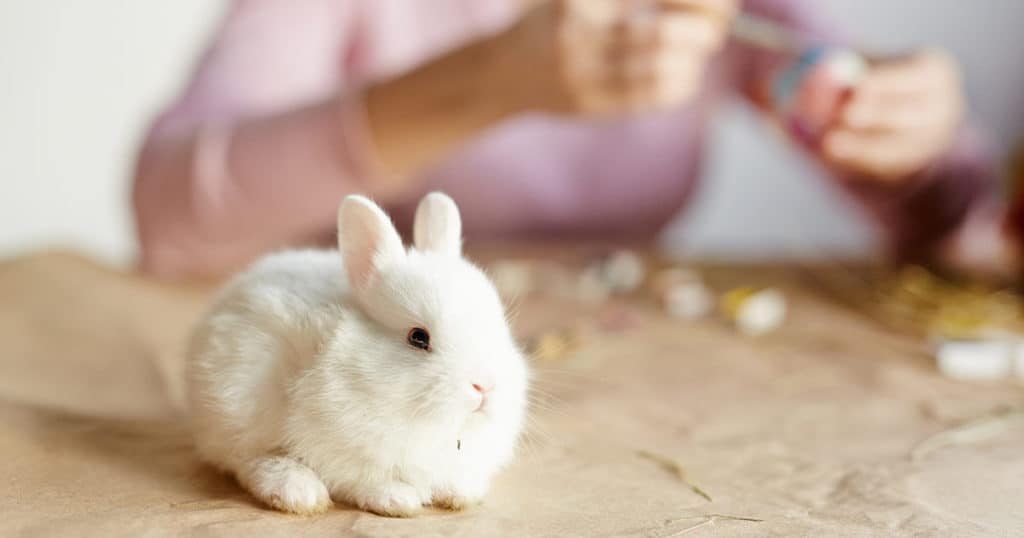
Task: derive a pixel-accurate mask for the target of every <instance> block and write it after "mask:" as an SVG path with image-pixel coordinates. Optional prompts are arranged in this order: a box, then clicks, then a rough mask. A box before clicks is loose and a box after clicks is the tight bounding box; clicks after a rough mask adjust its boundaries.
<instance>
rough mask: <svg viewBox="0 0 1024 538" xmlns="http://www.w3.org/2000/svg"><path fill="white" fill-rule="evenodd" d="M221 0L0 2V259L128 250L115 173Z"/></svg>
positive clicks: (115, 254) (116, 255)
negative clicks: (28, 253) (57, 251)
mask: <svg viewBox="0 0 1024 538" xmlns="http://www.w3.org/2000/svg"><path fill="white" fill-rule="evenodd" d="M221 6H222V3H221V2H217V1H212V0H171V1H138V0H86V1H76V0H0V81H2V82H0V256H7V255H10V254H11V253H14V252H19V251H23V250H26V249H37V248H42V247H44V246H50V245H59V246H66V245H71V246H74V247H76V248H80V249H84V250H86V251H88V252H91V253H94V254H96V255H98V256H100V257H102V258H104V259H107V260H111V261H123V260H126V259H128V258H129V257H130V256H131V255H132V254H133V252H134V237H133V232H132V225H131V220H130V214H129V211H128V194H127V192H128V191H127V189H126V185H127V177H128V176H129V173H130V168H131V166H132V158H133V153H134V151H135V148H136V144H137V143H138V139H139V136H140V133H141V131H142V129H144V128H145V126H146V125H147V123H148V121H149V119H150V117H151V115H152V113H153V111H154V110H155V109H156V107H157V106H158V105H160V104H161V103H162V102H163V101H164V100H166V99H168V98H170V95H172V94H173V93H174V92H175V91H176V90H177V88H178V87H179V85H180V84H181V83H182V80H183V77H184V74H185V73H186V72H187V70H188V69H189V68H190V66H191V64H192V62H193V59H194V56H195V54H197V53H198V51H199V50H200V49H201V47H202V45H203V40H204V36H205V35H206V33H207V31H208V28H209V27H210V25H211V23H213V22H215V21H216V16H217V13H218V11H219V10H220V9H221Z"/></svg>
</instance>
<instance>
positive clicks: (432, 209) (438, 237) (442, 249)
mask: <svg viewBox="0 0 1024 538" xmlns="http://www.w3.org/2000/svg"><path fill="white" fill-rule="evenodd" d="M413 239H414V241H415V245H416V250H419V251H421V252H436V253H438V254H445V255H448V256H456V257H457V256H459V255H460V253H461V252H462V219H460V218H459V208H458V207H457V206H456V205H455V201H454V200H452V199H451V198H450V197H449V196H448V195H447V194H444V193H441V192H432V193H430V194H428V195H426V196H424V197H423V199H422V200H420V205H419V207H417V208H416V220H415V222H414V223H413Z"/></svg>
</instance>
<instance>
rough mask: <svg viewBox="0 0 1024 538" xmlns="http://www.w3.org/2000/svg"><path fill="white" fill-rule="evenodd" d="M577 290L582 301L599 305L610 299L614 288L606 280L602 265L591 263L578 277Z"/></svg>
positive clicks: (577, 294)
mask: <svg viewBox="0 0 1024 538" xmlns="http://www.w3.org/2000/svg"><path fill="white" fill-rule="evenodd" d="M575 292H576V293H575V296H576V299H577V300H579V301H580V302H582V303H585V304H590V305H598V304H602V303H604V302H605V301H607V300H608V297H609V296H610V295H611V292H612V290H611V288H610V287H609V286H608V283H607V282H606V281H605V278H604V275H603V271H602V270H601V267H599V266H594V265H590V266H588V267H586V268H584V269H583V272H581V273H580V275H579V277H578V278H577V279H576V286H575Z"/></svg>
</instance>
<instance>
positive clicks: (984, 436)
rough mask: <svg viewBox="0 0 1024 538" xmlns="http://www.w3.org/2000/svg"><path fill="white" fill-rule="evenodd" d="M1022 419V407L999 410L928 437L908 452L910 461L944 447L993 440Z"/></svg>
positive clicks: (1023, 414)
mask: <svg viewBox="0 0 1024 538" xmlns="http://www.w3.org/2000/svg"><path fill="white" fill-rule="evenodd" d="M1022 419H1024V407H1017V408H1003V409H999V410H997V411H995V412H994V413H990V414H987V415H984V416H981V417H978V418H976V419H974V420H971V421H969V422H967V423H965V424H962V425H960V426H957V427H955V428H950V429H948V430H943V431H941V432H938V433H936V434H934V435H932V436H931V437H928V438H927V439H925V440H924V441H921V442H920V443H918V444H917V446H915V447H914V448H913V449H912V450H911V451H910V459H911V460H913V461H918V460H920V459H921V458H924V457H925V456H927V455H929V454H931V453H933V452H935V451H937V450H941V449H943V448H946V447H950V446H963V445H970V444H974V443H980V442H983V441H987V440H989V439H993V438H995V437H997V436H999V435H1001V434H1002V433H1004V432H1006V431H1007V430H1008V429H1009V427H1010V424H1012V423H1013V422H1015V421H1019V420H1022Z"/></svg>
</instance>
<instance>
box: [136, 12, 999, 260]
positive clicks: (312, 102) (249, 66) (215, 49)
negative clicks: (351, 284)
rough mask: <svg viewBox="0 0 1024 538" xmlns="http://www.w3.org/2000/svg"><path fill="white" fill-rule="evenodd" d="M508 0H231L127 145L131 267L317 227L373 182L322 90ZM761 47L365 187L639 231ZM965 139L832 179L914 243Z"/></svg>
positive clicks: (946, 199)
mask: <svg viewBox="0 0 1024 538" xmlns="http://www.w3.org/2000/svg"><path fill="white" fill-rule="evenodd" d="M518 4H519V2H518V1H517V0H431V1H430V2H425V1H423V0H296V1H293V2H280V1H278V0H236V2H235V3H234V5H233V6H232V8H231V9H230V12H229V14H228V15H227V17H226V19H225V20H224V21H223V23H222V25H221V26H220V29H219V31H218V33H217V35H216V37H215V39H214V41H213V43H212V45H211V46H210V48H209V49H208V51H207V52H206V54H205V55H204V56H203V58H202V59H201V61H200V63H199V65H198V68H197V70H196V72H195V74H194V75H193V78H192V80H191V81H190V82H189V83H188V85H187V87H186V89H185V91H184V93H183V94H182V96H181V97H180V99H178V100H177V101H176V102H175V103H173V104H172V105H171V106H170V107H169V108H168V109H167V110H166V111H165V112H164V113H163V114H161V115H160V116H159V118H158V119H157V120H156V122H155V123H154V125H153V127H152V129H151V130H150V131H149V133H148V136H147V137H146V141H145V144H144V146H143V148H142V150H141V152H140V156H139V161H138V168H137V173H136V178H135V190H134V203H135V210H136V217H137V223H138V231H139V237H140V241H141V244H142V260H143V266H144V267H145V268H148V269H150V270H156V271H159V272H162V273H165V274H194V273H216V272H221V271H224V270H226V269H228V268H233V267H237V266H238V265H240V264H242V263H245V262H247V261H248V260H250V259H251V258H253V257H255V256H257V255H259V254H260V253H262V252H265V251H267V250H270V249H274V248H280V247H283V246H286V245H299V244H309V243H320V242H324V241H327V240H328V239H329V237H330V234H331V232H332V230H333V227H334V218H335V211H336V208H337V203H338V201H339V200H340V198H341V197H342V196H343V195H344V194H346V193H350V192H363V193H368V194H370V195H371V196H373V195H374V194H375V187H374V185H373V183H372V182H371V181H368V180H367V178H365V177H363V176H362V175H361V174H360V170H359V169H358V167H355V166H353V164H352V163H357V162H360V158H361V157H362V156H360V155H356V154H355V153H356V152H357V151H358V148H354V147H347V146H346V137H345V136H344V135H343V133H342V132H343V129H342V128H341V125H340V122H339V121H337V114H336V112H335V111H336V107H337V100H338V98H339V96H340V98H341V99H344V98H345V97H344V96H345V94H346V92H350V91H353V90H354V89H357V88H359V87H361V86H363V85H365V84H367V83H371V82H373V81H375V80H380V79H383V78H387V77H390V76H394V75H397V74H399V73H402V72H403V71H406V70H408V69H410V68H412V67H414V66H416V65H417V64H419V63H421V62H423V61H425V60H428V59H430V58H432V57H436V56H437V55H439V54H442V53H444V52H445V51H447V50H450V49H451V48H453V47H457V46H458V45H459V44H460V43H464V42H466V41H468V40H470V39H473V38H474V37H476V36H480V35H483V34H486V33H489V32H494V31H497V30H499V29H501V28H502V27H504V26H506V25H508V24H510V23H511V22H512V21H513V20H514V18H515V17H516V16H517V9H518ZM744 9H746V10H748V11H751V12H756V13H760V14H762V15H766V16H768V17H771V18H774V19H776V20H780V21H783V22H785V23H786V24H788V25H790V26H793V27H795V28H799V29H801V30H803V31H805V32H807V33H809V34H812V35H819V36H825V35H834V33H832V32H829V28H827V27H825V26H824V25H822V24H821V22H820V21H818V20H817V19H815V18H813V17H812V16H811V15H812V13H811V12H810V11H809V8H808V7H806V6H804V5H803V3H802V2H800V1H799V0H748V1H747V2H746V3H745V7H744ZM775 61H777V59H775V58H772V57H771V56H769V55H768V54H767V53H765V52H762V51H758V50H753V49H750V48H746V47H744V46H740V45H738V44H730V45H729V46H728V47H727V49H726V50H725V51H724V52H723V53H722V54H721V56H720V57H718V58H716V60H715V61H714V62H713V64H712V66H711V72H710V73H709V76H708V77H707V78H706V80H705V83H704V85H703V88H702V91H701V92H700V94H699V96H698V97H697V98H696V99H695V100H694V101H693V102H691V103H689V104H688V105H686V106H685V107H681V108H679V109H677V110H672V111H669V112H666V113H660V114H646V115H638V116H634V117H628V118H622V119H616V120H582V119H575V118H566V117H555V116H549V115H542V114H524V115H521V116H519V117H515V118H512V119H510V120H508V121H506V122H503V123H501V124H498V125H494V126H493V127H492V128H490V129H488V130H487V131H486V132H483V133H481V134H480V136H478V137H477V138H476V139H475V140H473V141H471V142H470V143H468V144H466V145H465V146H464V147H462V148H460V149H458V150H457V151H455V152H454V153H453V154H451V155H448V156H446V157H445V158H443V159H442V160H441V161H439V162H437V163H435V164H434V165H433V166H430V167H429V168H427V169H425V170H423V171H422V173H421V174H419V177H418V178H416V181H415V182H414V185H415V189H414V192H408V193H405V194H403V195H402V196H400V197H398V198H393V199H392V198H387V199H380V200H379V201H381V202H382V203H383V205H384V206H385V207H386V208H387V209H388V210H390V211H391V212H392V213H393V215H394V218H395V220H396V222H397V223H398V224H399V226H400V228H407V226H408V223H409V220H410V216H411V215H410V214H411V211H412V208H413V204H414V203H415V200H416V199H418V197H419V196H420V195H421V194H422V193H423V192H426V191H428V190H434V189H440V190H444V191H446V192H447V193H449V194H450V195H451V196H452V197H453V198H454V199H455V200H456V201H457V202H458V203H459V205H460V207H461V209H462V211H463V220H464V228H465V231H466V234H467V236H469V237H490V238H506V239H508V238H513V239H514V238H538V237H543V238H554V237H584V236H594V237H601V238H616V239H625V238H634V239H637V238H651V237H653V235H654V234H655V233H656V232H657V231H658V230H660V229H661V228H662V226H663V225H664V224H665V223H666V222H667V221H668V220H669V219H671V218H672V217H673V216H674V215H675V214H676V213H677V212H679V211H680V210H681V209H682V208H684V207H685V205H686V202H687V201H688V200H689V199H690V198H691V193H692V192H693V190H694V187H695V186H696V185H697V182H698V179H699V177H700V173H701V160H702V159H701V155H702V149H703V148H702V146H703V144H704V141H705V138H706V137H705V135H706V131H707V127H708V122H709V120H710V119H711V113H712V112H713V110H714V108H715V104H716V103H717V102H719V101H720V100H721V99H722V98H724V97H728V96H730V95H740V96H743V95H746V94H747V93H748V92H746V89H748V88H751V87H753V85H754V84H755V83H757V82H758V80H759V77H763V76H766V72H767V69H768V66H769V65H774V64H773V62H775ZM982 153H983V152H981V151H980V150H979V148H978V146H977V144H975V143H973V142H972V141H971V140H969V139H967V138H966V137H964V139H963V140H961V141H960V143H959V144H958V145H957V146H956V147H955V148H954V149H953V151H951V152H950V154H949V155H948V156H947V158H945V159H943V160H942V162H939V163H936V165H935V166H933V167H932V168H931V169H929V171H928V172H927V173H923V174H921V175H920V177H918V178H914V179H913V180H912V181H909V182H907V183H906V184H904V185H902V186H900V187H899V188H893V187H871V186H868V185H867V184H862V183H859V182H857V181H855V178H839V177H836V178H835V179H836V180H837V183H838V184H839V185H840V186H841V188H842V189H843V190H845V191H846V192H848V193H850V194H851V195H852V196H854V197H855V198H856V199H857V200H859V201H861V202H863V205H864V207H865V208H866V209H867V210H868V211H869V213H870V214H871V215H873V216H874V217H876V220H877V222H879V223H880V224H881V225H882V226H883V228H884V229H885V230H886V231H887V232H888V235H889V237H891V239H892V244H893V246H894V247H895V248H897V249H898V250H902V251H907V250H908V249H913V250H917V249H924V248H926V247H927V246H928V245H930V244H932V243H933V242H934V241H935V240H937V239H938V238H941V237H942V236H943V235H945V234H947V233H948V232H949V231H950V230H951V229H953V228H954V227H955V226H956V225H957V224H958V223H959V222H960V220H961V219H962V218H963V216H964V214H965V213H966V211H967V208H968V206H969V205H970V204H971V203H972V202H973V201H974V200H975V199H977V198H978V197H980V196H982V195H983V194H984V193H986V192H988V191H989V187H990V185H991V174H989V171H988V169H987V166H986V160H985V159H983V158H982V156H983V155H982ZM752 233H756V231H753V232H752Z"/></svg>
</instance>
